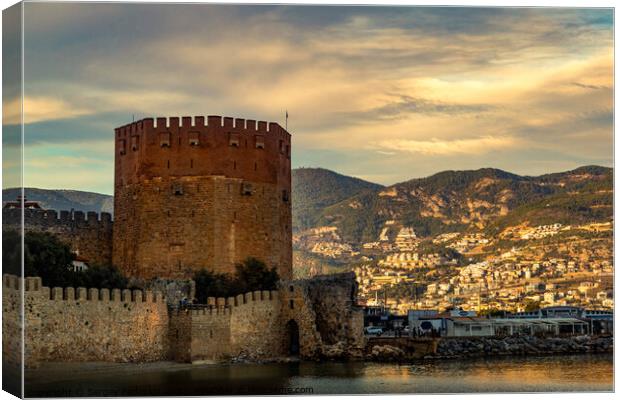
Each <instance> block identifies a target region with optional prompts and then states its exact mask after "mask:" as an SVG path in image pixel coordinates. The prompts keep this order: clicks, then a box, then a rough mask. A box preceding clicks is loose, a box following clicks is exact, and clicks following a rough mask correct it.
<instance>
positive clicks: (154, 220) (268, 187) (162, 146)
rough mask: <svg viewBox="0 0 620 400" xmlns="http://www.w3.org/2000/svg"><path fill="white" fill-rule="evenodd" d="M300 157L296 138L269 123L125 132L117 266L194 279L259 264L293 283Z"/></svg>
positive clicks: (118, 143) (119, 169)
mask: <svg viewBox="0 0 620 400" xmlns="http://www.w3.org/2000/svg"><path fill="white" fill-rule="evenodd" d="M205 122H206V123H205ZM290 151H291V136H290V134H289V133H288V132H287V131H286V130H284V129H283V128H282V127H280V125H278V124H276V123H269V124H268V123H267V122H263V121H259V122H258V123H256V121H254V120H244V119H238V118H237V119H233V118H229V117H224V118H222V117H219V116H209V117H207V119H206V121H205V118H204V117H194V118H192V117H183V118H181V119H179V118H177V117H171V118H157V119H156V120H154V119H153V118H146V119H143V120H140V121H137V122H133V123H131V124H128V125H125V126H122V127H120V128H117V129H115V183H114V217H115V225H116V226H115V229H114V238H113V248H114V253H113V262H114V264H115V265H118V266H120V267H121V268H123V270H124V272H125V273H126V274H127V275H129V276H133V277H138V278H143V279H150V278H153V277H157V276H159V277H162V276H165V277H168V278H173V279H186V278H188V277H191V275H192V271H193V270H196V269H199V268H209V269H212V270H214V271H215V272H224V273H230V272H234V265H235V263H239V262H241V261H243V260H245V259H246V258H247V257H250V256H252V257H256V258H258V259H261V260H263V261H264V262H265V263H267V264H268V265H270V266H275V267H276V268H277V269H278V272H279V274H280V276H281V277H282V278H283V279H290V278H291V277H292V248H291V246H290V243H291V235H292V233H291V201H290V191H291V160H290ZM127 238H132V240H127Z"/></svg>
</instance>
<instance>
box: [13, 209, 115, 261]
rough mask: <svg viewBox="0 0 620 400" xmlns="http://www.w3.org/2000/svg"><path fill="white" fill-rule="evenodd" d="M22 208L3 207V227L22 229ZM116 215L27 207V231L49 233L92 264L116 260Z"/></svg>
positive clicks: (25, 220)
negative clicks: (113, 228) (114, 217)
mask: <svg viewBox="0 0 620 400" xmlns="http://www.w3.org/2000/svg"><path fill="white" fill-rule="evenodd" d="M21 211H22V210H21V209H19V208H4V209H2V229H3V230H7V229H14V230H17V231H19V230H20V229H21V228H20V227H21ZM112 225H113V222H112V216H111V215H110V214H109V213H106V212H102V213H101V214H98V213H96V212H87V213H84V212H82V211H73V212H71V211H60V213H58V212H57V211H56V210H41V209H25V210H24V228H25V230H26V232H28V231H35V232H49V233H52V234H54V235H55V236H57V237H58V238H59V239H60V240H61V241H63V242H64V243H66V244H67V245H69V247H70V248H71V250H72V251H74V252H76V253H77V254H79V255H80V257H83V258H85V259H87V260H88V261H89V262H90V263H91V264H102V265H103V264H105V265H111V263H112Z"/></svg>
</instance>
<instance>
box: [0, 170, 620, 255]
mask: <svg viewBox="0 0 620 400" xmlns="http://www.w3.org/2000/svg"><path fill="white" fill-rule="evenodd" d="M18 194H19V189H5V190H3V192H2V197H3V201H8V200H14V199H15V198H17V195H18ZM26 197H27V198H28V199H29V200H36V201H39V202H40V203H41V205H42V206H43V207H44V208H52V209H58V210H70V209H72V208H73V209H74V210H81V211H97V212H101V211H106V212H112V208H113V197H112V196H109V195H104V194H99V193H91V192H82V191H75V190H46V189H36V188H26ZM292 200H293V229H294V231H301V230H304V229H308V228H312V227H316V226H324V225H333V226H337V227H338V228H339V232H340V235H341V236H342V238H343V239H344V240H345V241H347V242H350V243H362V242H367V241H374V240H376V238H377V236H378V234H379V232H380V230H381V228H382V227H383V226H384V225H385V223H386V222H387V221H397V222H398V223H399V224H400V225H403V226H410V227H413V228H414V230H415V231H416V233H417V234H418V235H420V236H428V235H435V234H439V233H444V232H456V231H465V230H474V231H475V230H478V231H480V230H485V231H487V232H490V233H494V232H499V231H501V230H502V229H504V228H506V227H508V226H514V225H518V224H529V225H543V224H547V223H555V222H559V223H563V224H577V223H584V222H598V221H609V220H611V219H612V217H613V169H611V168H606V167H599V166H586V167H580V168H577V169H574V170H571V171H566V172H560V173H553V174H547V175H541V176H536V177H532V176H520V175H516V174H512V173H509V172H505V171H502V170H499V169H492V168H483V169H478V170H470V171H443V172H439V173H437V174H434V175H432V176H429V177H426V178H417V179H411V180H408V181H405V182H401V183H397V184H394V185H390V186H383V185H379V184H376V183H372V182H367V181H364V180H361V179H358V178H353V177H350V176H345V175H341V174H338V173H336V172H333V171H330V170H327V169H323V168H298V169H294V170H293V171H292Z"/></svg>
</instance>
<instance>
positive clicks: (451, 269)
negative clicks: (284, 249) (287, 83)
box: [294, 221, 614, 314]
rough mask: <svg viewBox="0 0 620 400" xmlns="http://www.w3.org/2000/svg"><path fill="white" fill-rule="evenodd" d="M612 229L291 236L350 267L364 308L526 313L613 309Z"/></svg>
mask: <svg viewBox="0 0 620 400" xmlns="http://www.w3.org/2000/svg"><path fill="white" fill-rule="evenodd" d="M612 229H613V223H612V222H611V221H610V222H606V223H592V224H584V225H578V226H569V225H563V224H560V223H554V224H547V225H537V226H527V225H526V224H524V225H521V226H516V227H508V228H507V229H505V230H504V231H503V232H501V234H500V235H498V237H497V239H494V238H493V237H489V236H487V235H485V233H484V232H466V233H459V232H451V233H444V234H440V235H436V236H434V237H431V238H420V237H418V236H417V235H416V232H415V230H414V229H413V228H412V227H408V226H402V225H401V224H399V223H398V222H397V221H387V222H386V223H385V225H384V227H383V228H382V229H381V231H380V235H379V237H378V238H377V240H376V241H375V242H367V243H362V244H361V246H359V248H356V246H355V245H354V244H351V243H346V242H345V241H344V240H343V239H342V238H341V236H340V235H339V233H338V228H337V227H336V226H327V227H320V228H315V229H311V230H308V231H305V232H303V233H302V234H301V235H294V242H295V243H296V245H297V246H304V248H306V249H309V251H311V252H312V253H314V254H315V255H318V256H321V257H324V258H329V259H331V260H339V261H341V262H342V263H343V264H344V265H350V268H351V269H352V270H353V271H354V272H355V274H356V277H357V278H356V279H357V281H358V284H359V288H360V297H361V301H362V303H363V304H365V305H366V306H368V307H384V308H386V309H389V310H391V312H393V313H396V314H406V313H407V312H408V311H410V310H446V309H452V308H459V309H463V310H471V311H475V312H476V313H478V314H485V313H494V312H495V313H496V312H525V311H530V310H534V309H538V308H544V307H551V306H576V307H587V308H591V309H603V310H611V309H613V305H614V299H613V290H612V289H613V263H612V253H611V248H612V246H611V240H612V236H611V232H612ZM567 238H570V240H566V239H567ZM298 248H299V247H298ZM429 249H430V250H429Z"/></svg>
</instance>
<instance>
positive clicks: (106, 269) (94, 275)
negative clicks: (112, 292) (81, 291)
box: [73, 265, 128, 289]
mask: <svg viewBox="0 0 620 400" xmlns="http://www.w3.org/2000/svg"><path fill="white" fill-rule="evenodd" d="M73 278H74V285H73V286H82V287H87V288H91V287H94V288H107V289H126V288H127V284H128V280H127V278H126V277H125V276H124V275H123V274H122V273H121V272H120V271H119V269H118V268H116V267H114V266H110V265H93V266H90V267H88V269H87V270H86V271H83V272H76V273H74V274H73Z"/></svg>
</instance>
